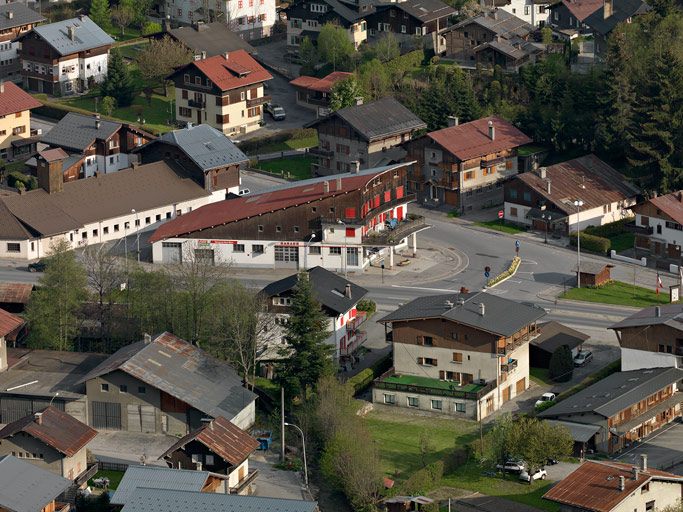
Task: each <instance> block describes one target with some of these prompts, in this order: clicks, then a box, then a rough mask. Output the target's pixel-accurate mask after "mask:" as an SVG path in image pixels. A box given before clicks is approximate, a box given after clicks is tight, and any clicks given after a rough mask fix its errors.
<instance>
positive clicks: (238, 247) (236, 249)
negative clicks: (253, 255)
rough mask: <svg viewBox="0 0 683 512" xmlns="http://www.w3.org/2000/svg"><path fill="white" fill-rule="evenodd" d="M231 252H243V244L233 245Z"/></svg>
mask: <svg viewBox="0 0 683 512" xmlns="http://www.w3.org/2000/svg"><path fill="white" fill-rule="evenodd" d="M232 252H244V244H235V245H233V246H232Z"/></svg>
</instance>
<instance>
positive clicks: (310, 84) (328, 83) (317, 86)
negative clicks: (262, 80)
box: [289, 71, 353, 92]
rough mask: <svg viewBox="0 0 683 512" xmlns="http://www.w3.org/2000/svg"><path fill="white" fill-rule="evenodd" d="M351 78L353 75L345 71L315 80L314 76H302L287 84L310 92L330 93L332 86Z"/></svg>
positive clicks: (335, 72)
mask: <svg viewBox="0 0 683 512" xmlns="http://www.w3.org/2000/svg"><path fill="white" fill-rule="evenodd" d="M352 76H353V73H347V72H345V71H334V72H332V73H330V74H329V75H327V76H325V77H323V78H315V77H314V76H306V75H304V76H300V77H299V78H295V79H294V80H292V81H291V82H289V83H290V84H292V85H293V86H295V87H301V88H303V89H310V90H311V91H318V92H330V91H331V90H332V87H333V86H334V84H336V83H337V82H340V81H342V80H346V79H347V78H349V77H352Z"/></svg>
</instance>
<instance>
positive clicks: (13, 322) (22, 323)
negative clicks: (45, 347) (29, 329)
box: [0, 309, 26, 371]
mask: <svg viewBox="0 0 683 512" xmlns="http://www.w3.org/2000/svg"><path fill="white" fill-rule="evenodd" d="M25 335H26V320H24V319H23V318H21V317H20V316H17V315H15V314H12V313H10V312H8V311H5V310H4V309H0V371H2V370H3V369H5V368H7V353H6V352H7V347H8V346H9V345H10V344H11V345H12V346H15V345H16V343H17V340H19V341H21V339H22V338H23V337H24V336H25Z"/></svg>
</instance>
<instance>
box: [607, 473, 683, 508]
mask: <svg viewBox="0 0 683 512" xmlns="http://www.w3.org/2000/svg"><path fill="white" fill-rule="evenodd" d="M646 489H647V490H646ZM682 494H683V483H681V482H665V481H661V480H658V479H657V480H651V481H650V482H649V483H648V484H647V487H645V486H641V487H639V488H638V489H636V490H635V491H634V492H633V493H631V494H630V495H629V496H628V497H627V498H626V499H624V500H623V501H622V502H621V503H619V504H618V505H617V506H616V507H614V508H613V509H612V510H611V511H610V512H647V511H650V510H662V509H664V508H666V507H676V506H678V505H679V504H680V502H681V495H682Z"/></svg>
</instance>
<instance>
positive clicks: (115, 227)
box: [114, 224, 119, 233]
mask: <svg viewBox="0 0 683 512" xmlns="http://www.w3.org/2000/svg"><path fill="white" fill-rule="evenodd" d="M118 232H119V225H118V224H114V233H118Z"/></svg>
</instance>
